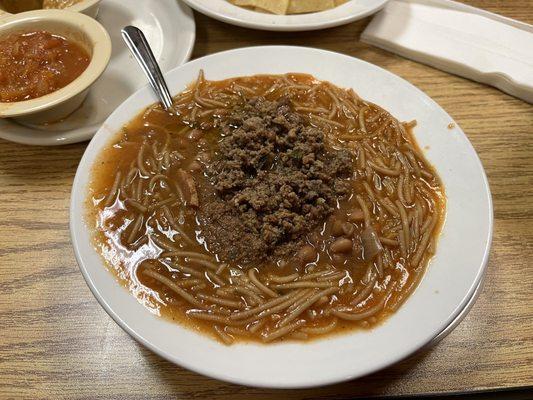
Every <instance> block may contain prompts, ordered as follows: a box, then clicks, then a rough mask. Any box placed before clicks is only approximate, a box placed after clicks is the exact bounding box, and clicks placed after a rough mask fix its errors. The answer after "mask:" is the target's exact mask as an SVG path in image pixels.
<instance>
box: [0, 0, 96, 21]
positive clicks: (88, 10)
mask: <svg viewBox="0 0 533 400" xmlns="http://www.w3.org/2000/svg"><path fill="white" fill-rule="evenodd" d="M100 2H101V0H0V14H1V13H2V12H4V13H8V14H18V13H21V12H25V11H33V10H41V9H43V10H47V9H57V10H63V9H66V10H68V11H75V12H80V13H82V14H85V15H88V16H89V17H93V18H94V17H96V15H97V14H98V9H99V7H100Z"/></svg>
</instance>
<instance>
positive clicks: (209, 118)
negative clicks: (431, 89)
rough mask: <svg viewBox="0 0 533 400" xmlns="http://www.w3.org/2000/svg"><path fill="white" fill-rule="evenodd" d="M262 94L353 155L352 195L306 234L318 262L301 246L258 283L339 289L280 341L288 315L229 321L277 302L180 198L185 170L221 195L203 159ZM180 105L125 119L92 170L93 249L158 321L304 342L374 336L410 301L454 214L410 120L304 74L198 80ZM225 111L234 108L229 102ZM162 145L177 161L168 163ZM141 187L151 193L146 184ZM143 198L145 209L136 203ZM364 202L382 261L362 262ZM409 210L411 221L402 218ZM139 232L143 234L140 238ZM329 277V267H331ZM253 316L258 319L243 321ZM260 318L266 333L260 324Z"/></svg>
mask: <svg viewBox="0 0 533 400" xmlns="http://www.w3.org/2000/svg"><path fill="white" fill-rule="evenodd" d="M254 96H264V97H265V98H267V99H270V100H275V99H278V98H280V97H281V96H287V97H288V98H289V99H290V100H291V102H292V107H293V109H294V110H295V111H298V112H299V113H301V114H303V115H305V117H306V118H308V119H309V123H310V124H313V125H316V126H317V127H319V128H320V129H323V130H324V132H325V134H326V138H327V143H328V146H329V147H330V148H332V149H333V148H343V149H348V150H350V151H351V152H352V153H353V156H354V166H353V168H354V174H353V177H352V178H351V184H352V188H353V192H352V194H351V195H350V196H349V197H348V198H347V199H342V200H339V202H338V205H337V207H336V210H335V211H334V213H333V214H332V215H331V216H330V217H329V218H328V219H327V220H325V221H324V223H323V224H322V225H321V226H319V227H317V229H315V230H314V231H313V232H312V233H311V234H309V235H308V236H307V238H306V241H307V243H308V245H310V246H312V248H313V249H314V250H311V251H309V248H308V249H307V251H308V252H309V254H307V255H306V254H305V251H304V253H300V254H296V255H294V256H293V257H289V258H288V259H286V260H268V261H262V262H261V264H259V265H255V267H257V269H254V271H255V274H254V276H255V277H256V278H257V279H258V280H259V281H260V282H261V283H262V284H263V285H265V286H267V287H268V288H269V289H270V290H274V291H275V292H276V294H277V295H278V296H283V295H286V294H287V293H288V294H290V293H296V290H300V292H298V293H300V295H302V296H303V298H302V299H305V298H306V296H305V293H304V292H302V291H303V290H304V289H290V288H286V287H284V286H283V284H282V283H281V284H280V283H276V282H278V279H276V277H278V278H279V277H289V278H290V276H291V275H294V274H298V278H295V279H293V280H292V281H290V282H288V283H289V285H290V284H292V283H294V282H302V281H306V277H307V276H310V277H311V278H309V279H307V281H312V282H319V283H317V285H318V287H317V288H315V289H309V292H311V291H312V292H311V293H308V295H307V298H308V297H309V296H312V295H313V294H316V293H319V292H320V291H324V290H329V289H328V287H331V288H333V289H332V290H334V291H335V292H334V293H329V294H327V295H325V296H321V297H320V298H319V299H318V300H317V301H314V302H312V304H311V305H310V306H308V307H307V308H306V309H305V311H303V312H302V313H301V314H300V315H298V316H297V317H296V318H294V319H293V320H291V321H289V322H286V323H285V324H284V325H282V326H281V327H284V326H285V327H287V326H289V327H291V326H293V325H294V326H293V329H292V330H291V331H290V332H288V333H287V334H285V335H280V336H279V337H277V336H276V335H274V334H275V333H276V332H278V331H277V330H278V329H280V327H279V326H278V324H280V323H281V322H280V321H283V318H285V317H286V315H287V314H284V313H286V312H287V311H286V310H281V311H279V312H276V313H273V314H271V315H268V316H266V317H264V318H258V317H257V314H256V317H254V316H252V317H251V318H242V319H237V320H235V319H231V318H233V317H232V315H233V314H238V313H239V312H242V311H246V310H250V309H254V308H257V307H259V306H260V304H265V303H266V302H269V301H272V300H275V297H273V296H269V295H268V294H267V293H268V292H265V290H263V289H260V288H259V289H258V286H256V285H255V286H254V284H253V282H252V279H251V278H252V277H251V276H249V274H250V272H249V268H250V266H243V265H238V264H236V263H231V262H230V263H225V264H228V265H227V266H225V267H223V268H220V270H222V271H220V270H219V271H217V269H218V267H219V266H220V265H221V264H223V263H221V262H220V261H219V260H218V258H217V255H216V254H211V253H210V251H209V249H208V248H207V246H206V244H205V243H204V242H203V241H202V239H201V238H202V227H201V226H199V224H198V221H197V218H196V213H195V209H194V208H191V207H189V206H187V204H186V203H187V202H186V201H185V202H184V201H179V199H178V198H179V196H176V192H175V190H174V185H177V186H178V187H180V186H181V188H182V189H181V191H183V190H184V189H183V181H181V180H180V179H178V178H177V176H178V175H179V173H178V170H185V171H186V172H187V173H188V174H190V175H191V176H192V177H193V178H194V182H195V184H196V185H197V186H198V187H200V188H201V189H202V191H203V192H207V193H209V192H210V191H211V192H213V189H212V188H210V187H209V182H208V180H207V179H206V177H205V175H204V172H203V168H202V163H205V162H209V161H206V160H210V159H212V158H213V157H216V148H217V143H218V141H219V140H220V139H221V137H220V130H219V129H218V128H217V126H216V125H217V123H216V121H218V120H220V119H221V118H224V116H225V115H226V114H227V112H228V109H229V108H231V107H230V105H231V104H238V103H239V101H242V98H243V97H245V98H249V97H254ZM206 99H207V100H206ZM209 99H211V100H209ZM175 102H176V109H177V111H178V112H177V113H176V114H170V113H167V112H164V111H163V110H162V109H161V108H160V107H159V106H152V107H150V108H148V109H147V110H146V111H145V112H143V113H141V114H140V115H139V116H138V117H136V118H135V119H134V120H132V121H131V122H130V123H129V124H127V125H126V126H125V127H124V128H123V130H122V131H121V132H120V133H119V134H118V136H117V138H115V139H114V141H113V143H112V144H110V145H109V146H108V147H107V148H106V149H105V150H104V151H103V152H102V154H101V155H100V157H99V159H98V162H97V163H96V164H95V166H94V170H93V175H92V181H91V194H90V197H89V202H88V209H89V220H90V221H93V223H94V224H95V227H96V232H97V234H96V236H95V243H96V247H97V249H98V251H99V252H101V254H102V255H103V257H104V259H105V261H106V263H107V265H108V267H109V269H110V270H111V271H112V272H113V273H114V274H116V276H117V278H118V279H119V281H120V282H121V283H122V284H123V285H124V286H125V287H126V288H128V289H129V290H130V291H131V292H132V293H133V294H134V295H135V296H136V297H137V298H138V299H139V301H140V302H141V303H143V304H144V305H146V306H147V307H148V308H149V309H151V310H152V311H153V312H155V313H158V314H160V315H162V316H164V317H167V318H170V319H172V320H175V321H178V322H179V323H180V324H184V325H187V326H189V327H191V328H193V329H197V330H199V331H201V332H203V333H206V334H208V335H212V336H214V337H217V338H218V339H220V340H222V341H224V342H226V343H231V342H232V341H233V340H253V341H261V340H262V341H271V340H286V339H294V340H306V339H311V338H314V337H319V336H323V335H324V334H333V333H339V332H342V331H345V330H347V329H354V328H370V327H372V326H375V325H376V324H378V323H380V322H381V321H383V320H384V319H385V318H386V317H387V316H388V315H390V314H391V313H393V312H394V311H395V310H396V309H397V308H398V307H399V306H400V305H401V304H402V303H403V301H404V300H405V299H406V298H407V297H408V296H409V295H410V294H411V293H412V291H413V290H414V288H415V287H416V285H417V284H418V282H419V281H420V279H421V277H422V275H423V272H424V271H425V268H426V266H427V264H428V262H429V260H430V259H431V257H432V255H433V254H434V252H435V250H436V241H437V237H438V234H439V232H440V226H441V224H442V220H443V215H444V209H445V198H444V190H443V187H442V184H441V183H440V180H439V178H438V176H437V175H436V173H435V171H434V170H433V168H432V167H431V166H430V165H429V163H428V162H427V161H426V160H425V159H424V157H423V155H422V153H421V151H420V149H419V148H418V146H417V144H416V142H415V140H414V138H413V136H412V134H411V132H410V129H411V128H412V124H401V123H399V122H398V121H397V120H396V119H394V118H393V117H392V116H391V115H390V114H389V113H387V112H386V111H385V110H383V109H381V108H380V107H378V106H376V105H374V104H371V103H368V102H365V101H364V100H362V99H360V98H359V97H358V96H357V95H355V93H353V91H351V90H349V91H347V90H343V89H340V88H337V87H335V86H333V85H332V84H330V83H327V82H320V81H317V80H315V79H314V78H313V77H311V76H309V75H303V74H289V75H285V76H275V75H261V76H254V77H242V78H235V79H228V80H224V81H218V82H213V81H206V80H204V79H203V78H202V77H201V78H200V79H199V81H198V82H196V83H195V84H194V85H192V86H191V87H190V88H189V89H188V90H187V91H185V92H183V93H181V94H180V95H178V96H177V97H176V98H175ZM222 103H225V104H226V105H227V106H228V107H221V106H220V104H222ZM361 118H362V119H363V120H361ZM214 125H215V126H214ZM192 127H194V129H193V128H192ZM154 144H155V146H156V148H155V150H154V148H153V146H154ZM141 148H142V149H141ZM163 150H164V152H166V153H167V154H169V155H164V152H163ZM139 152H141V155H142V157H145V158H144V159H143V161H142V163H141V164H142V168H143V169H145V170H146V171H145V173H141V172H139V171H138V170H137V172H135V168H136V167H135V165H138V157H139ZM181 157H183V158H181ZM132 168H133V169H134V171H133V172H134V173H132ZM151 169H153V170H154V171H155V170H158V171H159V172H158V174H159V175H161V174H162V175H163V176H164V177H165V178H162V179H161V180H160V179H159V178H158V179H155V184H154V185H152V186H153V190H150V188H148V187H147V184H148V181H149V180H150V179H152V178H153V177H154V176H155V174H154V173H152V172H151V171H150V170H151ZM117 172H120V173H119V174H118V175H117ZM128 174H129V176H128ZM141 175H142V176H145V175H146V177H141ZM167 179H168V180H167ZM400 179H401V180H402V183H399V180H400ZM139 182H141V183H140V185H142V188H141V190H138V189H137V185H139ZM163 182H166V183H163ZM178 191H180V189H178ZM141 192H142V194H141ZM147 193H148V194H147ZM398 195H400V197H401V198H400V197H399V196H398ZM143 196H144V203H143V204H141V207H139V204H138V202H140V201H141V198H143ZM172 196H176V197H175V198H174V197H172ZM185 197H187V193H185ZM126 198H129V199H130V200H125V199H126ZM169 198H170V200H169ZM131 199H134V200H133V201H131ZM135 199H137V200H138V201H136V200H135ZM384 199H388V200H384ZM165 201H167V202H166V203H165ZM361 201H362V202H363V205H364V206H365V207H366V208H367V210H368V213H369V223H368V224H369V225H371V226H372V227H373V229H374V230H375V232H377V234H378V235H379V236H380V242H381V244H382V246H383V251H382V252H381V253H380V254H379V255H378V256H377V257H376V258H374V259H372V260H371V261H369V260H365V259H364V254H363V253H362V248H363V245H362V243H361V234H362V232H363V231H364V230H365V220H364V212H363V211H364V210H363V208H362V207H361V203H360V202H361ZM134 203H137V204H134ZM406 203H407V204H406ZM151 207H153V209H152V208H151ZM200 207H201V204H200ZM400 207H403V211H404V212H405V214H404V213H403V212H399V210H400ZM165 208H167V209H166V210H165ZM167 211H169V212H170V213H168V212H167ZM401 214H404V217H406V220H405V221H406V223H407V226H406V225H405V224H402V215H401ZM138 220H140V222H137V221H138ZM135 225H138V227H140V228H139V230H138V232H137V233H136V234H135V235H133V236H132V231H133V230H134V229H136V228H135ZM179 231H181V232H179ZM400 232H401V233H400ZM406 232H407V233H406ZM424 233H425V234H424ZM184 235H185V236H186V237H188V238H189V240H186V239H185V238H184ZM129 236H132V237H131V238H129ZM405 236H408V237H409V238H411V240H410V242H409V245H408V246H406V248H405V249H402V248H401V247H402V246H400V242H401V240H400V239H401V238H402V237H403V239H405ZM129 239H131V241H132V242H133V243H130V240H129ZM347 239H348V240H349V241H350V242H351V251H350V250H349V251H348V252H347V253H342V252H337V253H335V252H334V251H332V244H333V242H335V241H337V244H336V245H333V249H335V247H336V246H337V247H339V246H340V247H343V246H345V245H346V243H347V242H346V240H347ZM343 242H344V243H343ZM172 251H178V252H193V253H196V254H201V255H203V257H205V259H206V260H209V263H211V264H214V265H216V268H213V266H212V265H210V266H208V267H205V265H203V264H205V263H202V262H198V261H194V260H198V259H199V258H195V257H192V258H191V257H183V255H184V254H181V253H180V254H181V256H177V255H176V254H175V255H174V256H170V257H169V256H168V255H169V254H172V253H171V252H172ZM169 252H170V253H169ZM185 255H186V254H185ZM306 257H307V260H304V259H305V258H306ZM328 268H329V269H331V272H330V273H326V272H324V271H326V269H328ZM191 270H192V272H191ZM146 271H154V272H155V273H157V274H159V276H163V277H165V278H167V279H169V280H170V281H171V282H173V283H174V284H177V285H179V286H180V290H182V291H184V292H185V293H188V294H191V295H192V296H193V297H194V299H195V301H196V302H198V303H197V304H196V305H194V304H191V302H189V301H187V300H186V299H184V297H183V295H182V294H180V293H182V292H179V293H178V292H176V291H175V290H173V289H172V288H170V287H169V286H168V285H167V284H163V283H162V282H161V281H160V280H157V279H154V276H153V275H152V276H151V275H150V272H146ZM239 271H243V272H242V276H241V275H238V273H239ZM317 272H322V276H321V277H319V278H313V276H314V275H318V273H317ZM191 274H192V275H191ZM324 274H325V275H324ZM213 276H214V277H213ZM294 276H296V275H294ZM331 277H333V279H330V278H331ZM287 279H288V278H287ZM328 279H329V280H328ZM237 281H238V283H235V282H237ZM241 284H242V285H244V286H243V287H246V288H250V287H252V289H253V288H255V289H254V290H253V292H254V295H253V296H252V295H251V294H243V293H240V292H235V291H233V292H232V291H231V290H230V291H229V292H228V291H226V289H227V288H228V287H229V288H230V289H231V287H232V285H241ZM279 285H282V286H279ZM328 285H329V286H328ZM248 290H251V289H248ZM320 293H321V292H320ZM214 297H216V298H217V299H219V300H220V299H222V300H223V301H225V300H228V304H218V303H217V302H215V303H214V301H215V300H213V298H214ZM301 301H303V300H301ZM301 301H300V305H301ZM354 301H355V304H354ZM256 303H258V304H256ZM237 304H238V305H237ZM200 305H201V306H202V307H204V308H205V310H202V309H201V308H200ZM275 307H276V306H275V305H273V306H271V307H269V308H267V310H266V311H269V310H271V309H272V308H275ZM289 310H290V306H289ZM266 311H264V312H266ZM205 314H209V315H211V317H209V316H208V317H206V318H210V319H214V318H213V317H212V316H213V315H215V316H217V318H215V319H217V320H216V321H212V320H206V319H199V318H200V317H202V316H204V315H205ZM228 318H229V319H228ZM254 318H255V320H254ZM346 318H350V319H346ZM242 320H244V321H248V322H247V323H246V324H245V325H242V324H241V325H239V322H240V321H242ZM221 321H230V322H231V324H230V325H225V323H224V322H221ZM256 321H261V322H260V323H261V324H262V325H261V326H260V327H259V325H258V326H257V327H256V328H255V329H252V327H253V326H254V325H255V324H256ZM250 329H252V330H254V332H250ZM321 330H323V331H324V332H321ZM326 331H327V332H326Z"/></svg>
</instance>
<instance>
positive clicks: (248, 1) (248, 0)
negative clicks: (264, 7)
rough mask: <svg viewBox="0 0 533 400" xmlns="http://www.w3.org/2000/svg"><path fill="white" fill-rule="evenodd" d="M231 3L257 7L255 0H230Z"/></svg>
mask: <svg viewBox="0 0 533 400" xmlns="http://www.w3.org/2000/svg"><path fill="white" fill-rule="evenodd" d="M230 3H233V4H235V5H236V6H239V7H252V8H253V7H255V0H230Z"/></svg>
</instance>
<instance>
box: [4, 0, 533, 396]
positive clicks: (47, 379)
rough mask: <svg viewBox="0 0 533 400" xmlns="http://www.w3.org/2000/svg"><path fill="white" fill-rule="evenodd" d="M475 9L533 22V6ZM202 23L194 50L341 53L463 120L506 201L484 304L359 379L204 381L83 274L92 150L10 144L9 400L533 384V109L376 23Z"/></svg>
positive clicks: (359, 392) (383, 392) (498, 213)
mask: <svg viewBox="0 0 533 400" xmlns="http://www.w3.org/2000/svg"><path fill="white" fill-rule="evenodd" d="M104 1H105V0H104ZM139 1H148V0H139ZM153 1H155V0H153ZM468 3H469V4H472V5H474V6H477V7H481V8H485V9H488V10H489V11H493V12H497V13H500V14H503V15H505V16H508V17H511V18H516V19H518V20H521V21H523V22H527V23H532V22H533V2H532V1H489V0H485V1H484V0H477V1H469V2H468ZM195 17H196V24H197V42H196V46H195V51H194V57H200V56H203V55H206V54H210V53H213V52H218V51H221V50H227V49H233V48H237V47H244V46H252V45H253V46H255V45H270V44H292V45H299V46H311V47H318V48H323V49H327V50H333V51H337V52H340V53H344V54H349V55H352V56H355V57H358V58H361V59H363V60H366V61H369V62H371V63H374V64H376V65H379V66H380V67H383V68H385V69H387V70H389V71H391V72H393V73H395V74H397V75H399V76H401V77H402V78H405V79H407V80H408V81H410V82H411V83H413V84H414V85H416V86H418V87H419V88H420V89H422V90H423V91H425V92H426V93H427V94H428V95H429V96H431V97H432V98H433V99H435V100H436V101H437V102H438V103H439V104H440V105H441V106H442V107H443V108H444V109H445V110H446V111H447V112H448V113H450V114H451V116H452V117H453V118H454V119H455V120H456V121H457V122H458V123H459V124H460V125H461V127H462V128H463V130H464V131H465V133H466V134H467V136H468V138H469V139H470V141H471V142H472V144H473V145H474V147H475V149H476V151H477V152H478V154H479V156H480V158H481V160H482V162H483V165H484V167H485V170H486V172H487V175H488V178H489V182H490V187H491V190H492V196H493V200H494V216H495V224H494V241H493V245H492V250H491V253H490V262H489V266H488V272H487V277H486V281H485V285H484V288H483V291H482V293H481V295H480V297H479V299H478V301H477V303H476V304H475V306H474V307H473V309H472V311H471V312H470V313H469V314H468V316H467V317H466V318H465V319H464V321H463V322H462V323H461V324H460V325H459V326H458V327H457V328H456V329H455V330H454V331H453V332H452V333H451V334H450V335H449V336H448V337H446V338H445V339H444V340H443V341H442V342H440V343H439V344H438V345H437V346H436V347H434V348H432V349H429V350H424V351H422V352H419V353H417V354H415V355H413V356H412V357H410V358H409V359H407V360H404V361H403V362H400V363H398V364H396V365H394V366H392V367H390V368H388V369H386V370H383V371H381V372H378V373H375V374H372V375H370V376H367V377H364V378H361V379H358V380H355V381H351V382H346V383H342V384H338V385H333V386H328V387H323V388H319V389H308V390H290V391H279V390H264V389H254V388H247V387H242V386H237V385H233V384H228V383H224V382H220V381H216V380H212V379H209V378H206V377H203V376H200V375H197V374H195V373H193V372H189V371H187V370H185V369H183V368H180V367H178V366H176V365H173V364H171V363H169V362H167V361H165V360H163V359H162V358H160V357H159V356H157V355H155V354H153V353H152V352H150V351H149V350H147V349H145V348H144V347H142V346H141V345H139V344H138V343H137V342H136V341H135V340H133V339H132V338H131V337H130V336H128V334H126V333H125V332H124V331H123V330H122V329H121V328H119V326H118V325H117V324H116V323H115V322H113V321H112V319H111V318H110V317H109V316H108V315H107V314H106V313H105V311H104V310H103V309H102V307H100V305H99V304H98V303H97V301H96V300H95V298H94V297H93V296H92V294H91V292H90V291H89V289H88V287H87V285H86V284H85V281H84V280H83V277H82V275H81V273H80V271H79V269H78V266H77V264H76V260H75V258H74V254H73V250H72V246H71V243H70V237H69V227H68V209H69V198H70V190H71V185H72V180H73V178H74V174H75V171H76V167H77V165H78V162H79V160H80V157H81V155H82V153H83V151H84V150H85V147H86V145H87V144H86V143H80V144H76V145H69V146H63V147H48V148H47V147H30V146H24V145H18V144H14V143H9V142H6V141H0V399H9V398H28V399H40V398H48V399H63V398H77V399H167V398H168V399H171V398H172V399H189V398H195V399H212V400H214V399H232V400H240V399H304V398H305V399H309V398H327V399H336V398H350V397H357V396H373V395H377V396H388V395H408V394H434V393H456V392H474V391H481V390H496V389H513V388H524V387H531V386H533V325H532V324H533V323H532V320H533V283H532V282H533V107H532V106H531V105H529V104H527V103H525V102H523V101H521V100H518V99H516V98H513V97H511V96H509V95H506V94H504V93H502V92H500V91H498V90H497V89H494V88H491V87H488V86H485V85H482V84H479V83H475V82H472V81H469V80H466V79H463V78H460V77H457V76H454V75H450V74H448V73H445V72H442V71H439V70H436V69H433V68H430V67H427V66H424V65H422V64H419V63H416V62H412V61H410V60H407V59H405V58H402V57H399V56H396V55H394V54H391V53H388V52H386V51H383V50H380V49H377V48H374V47H371V46H368V45H365V44H363V43H361V42H360V41H359V40H358V38H359V35H360V33H361V31H362V30H363V29H364V27H365V26H366V25H367V24H368V22H369V20H370V19H369V18H367V19H364V20H361V21H357V22H355V23H351V24H349V25H346V26H342V27H338V28H333V29H327V30H323V31H316V32H299V33H272V32H261V31H254V30H248V29H243V28H238V27H234V26H231V25H226V24H224V23H221V22H217V21H214V20H212V19H209V18H207V17H204V16H202V15H200V14H195ZM132 68H134V67H133V66H132ZM532 78H533V77H532ZM353 362H354V363H357V362H358V360H357V359H354V360H353Z"/></svg>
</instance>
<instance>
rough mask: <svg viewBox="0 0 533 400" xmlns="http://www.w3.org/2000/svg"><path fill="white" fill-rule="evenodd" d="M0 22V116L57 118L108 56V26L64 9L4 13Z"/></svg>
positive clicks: (26, 120)
mask: <svg viewBox="0 0 533 400" xmlns="http://www.w3.org/2000/svg"><path fill="white" fill-rule="evenodd" d="M1 21H2V23H1V24H0V118H15V119H16V120H17V121H18V122H20V123H22V124H25V125H39V124H44V123H53V122H56V121H59V120H61V119H63V118H65V117H67V116H68V115H70V114H71V113H72V112H74V111H75V110H76V109H78V108H79V107H80V105H81V104H82V103H83V101H84V100H85V98H86V96H87V94H88V91H89V88H90V86H91V85H92V84H93V83H94V82H95V81H96V80H97V79H98V78H99V77H100V75H101V74H102V73H103V72H104V70H105V68H106V66H107V64H108V62H109V58H110V56H111V40H110V38H109V35H108V33H107V31H106V30H105V29H104V27H103V26H102V25H100V24H99V23H98V22H96V21H95V20H94V19H92V18H90V17H88V16H86V15H83V14H80V13H75V12H71V11H65V10H37V11H29V12H23V13H20V14H16V15H8V16H6V15H4V16H3V17H1Z"/></svg>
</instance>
